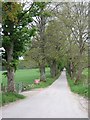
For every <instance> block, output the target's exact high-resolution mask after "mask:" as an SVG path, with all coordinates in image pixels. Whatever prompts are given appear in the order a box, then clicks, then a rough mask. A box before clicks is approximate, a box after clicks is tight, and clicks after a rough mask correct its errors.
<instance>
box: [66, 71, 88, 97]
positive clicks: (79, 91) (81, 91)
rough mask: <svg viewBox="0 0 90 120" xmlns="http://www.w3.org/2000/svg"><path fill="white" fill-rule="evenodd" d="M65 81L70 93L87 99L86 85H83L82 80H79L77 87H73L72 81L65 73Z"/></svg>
mask: <svg viewBox="0 0 90 120" xmlns="http://www.w3.org/2000/svg"><path fill="white" fill-rule="evenodd" d="M85 74H86V73H85ZM87 75H88V74H87ZM84 79H85V78H84ZM67 80H68V84H69V86H70V89H71V91H72V92H74V93H77V94H79V95H81V96H84V97H87V98H88V84H86V83H84V82H83V81H84V80H83V79H82V80H80V81H79V82H78V84H77V85H75V84H74V80H72V79H71V78H70V76H69V74H68V73H67Z"/></svg>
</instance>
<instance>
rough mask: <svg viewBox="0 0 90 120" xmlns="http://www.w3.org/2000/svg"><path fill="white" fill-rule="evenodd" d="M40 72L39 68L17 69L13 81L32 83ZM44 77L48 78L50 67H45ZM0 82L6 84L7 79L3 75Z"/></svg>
mask: <svg viewBox="0 0 90 120" xmlns="http://www.w3.org/2000/svg"><path fill="white" fill-rule="evenodd" d="M39 77H40V72H39V69H24V70H17V71H16V73H15V82H16V83H20V82H23V83H27V84H28V83H29V84H32V83H34V80H35V79H39ZM46 78H50V69H49V68H46ZM2 83H3V84H5V85H7V79H6V78H5V76H4V75H3V76H2Z"/></svg>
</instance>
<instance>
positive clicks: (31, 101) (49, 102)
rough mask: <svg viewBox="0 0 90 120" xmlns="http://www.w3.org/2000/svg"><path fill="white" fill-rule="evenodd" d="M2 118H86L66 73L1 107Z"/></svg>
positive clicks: (85, 112)
mask: <svg viewBox="0 0 90 120" xmlns="http://www.w3.org/2000/svg"><path fill="white" fill-rule="evenodd" d="M2 117H3V118H88V114H87V111H86V110H84V109H83V108H82V107H81V106H80V104H79V102H78V99H77V98H76V96H75V95H74V94H73V93H71V92H70V89H69V87H68V84H67V79H66V73H65V71H63V72H62V74H61V76H60V77H59V78H58V79H57V80H56V81H55V82H54V83H53V84H52V85H51V86H50V87H48V88H46V89H44V90H42V91H41V92H38V93H37V94H35V95H33V96H32V97H30V96H28V97H27V98H26V99H25V100H22V101H19V102H16V103H14V104H11V105H9V106H4V107H3V108H2Z"/></svg>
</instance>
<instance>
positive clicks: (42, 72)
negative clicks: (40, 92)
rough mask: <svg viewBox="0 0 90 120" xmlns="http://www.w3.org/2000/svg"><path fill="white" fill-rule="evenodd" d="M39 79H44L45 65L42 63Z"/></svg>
mask: <svg viewBox="0 0 90 120" xmlns="http://www.w3.org/2000/svg"><path fill="white" fill-rule="evenodd" d="M40 81H44V82H45V81H46V76H45V66H44V65H43V64H42V65H40Z"/></svg>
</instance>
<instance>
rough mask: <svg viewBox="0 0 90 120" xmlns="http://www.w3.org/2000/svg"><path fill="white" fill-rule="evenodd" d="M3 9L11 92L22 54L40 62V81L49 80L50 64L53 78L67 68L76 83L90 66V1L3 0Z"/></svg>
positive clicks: (6, 64)
mask: <svg viewBox="0 0 90 120" xmlns="http://www.w3.org/2000/svg"><path fill="white" fill-rule="evenodd" d="M27 4H29V5H28V6H27ZM2 9H3V14H2V20H3V22H2V33H3V34H2V36H3V41H2V46H3V47H4V48H5V50H6V52H5V53H4V54H3V56H2V57H3V66H5V67H6V70H7V72H5V73H4V74H5V75H6V76H7V81H8V91H9V92H11V91H12V92H13V91H15V86H14V74H15V71H16V70H17V65H18V61H19V57H20V56H23V55H24V58H25V59H28V60H29V59H32V60H33V61H35V62H36V63H37V64H38V67H39V69H40V80H41V81H46V75H45V66H46V64H47V65H48V66H49V67H50V72H51V76H52V77H55V76H56V75H57V74H58V72H59V71H61V70H62V69H63V68H64V67H66V68H67V71H68V73H69V74H70V76H71V77H72V78H74V79H75V84H77V82H78V80H80V79H81V76H82V71H83V69H84V68H85V67H88V58H87V56H88V3H84V2H80V3H50V2H49V3H46V2H29V3H18V2H3V3H2Z"/></svg>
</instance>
